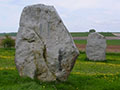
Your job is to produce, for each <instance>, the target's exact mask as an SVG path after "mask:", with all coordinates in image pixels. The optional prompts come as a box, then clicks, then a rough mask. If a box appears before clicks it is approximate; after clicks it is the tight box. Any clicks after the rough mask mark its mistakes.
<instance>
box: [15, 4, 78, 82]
mask: <svg viewBox="0 0 120 90" xmlns="http://www.w3.org/2000/svg"><path fill="white" fill-rule="evenodd" d="M78 55H79V51H78V49H77V48H76V46H75V44H74V42H73V39H72V37H71V35H70V34H69V32H68V30H67V29H66V27H65V26H64V24H63V22H62V20H61V18H60V17H59V15H58V14H57V12H56V10H55V8H54V7H53V6H46V5H42V4H38V5H31V6H27V7H25V8H24V10H23V12H22V15H21V19H20V27H19V31H18V34H17V38H16V55H15V63H16V67H17V69H18V71H19V74H20V76H28V77H30V78H32V79H34V78H37V79H39V80H41V81H56V80H60V81H65V80H66V79H67V77H68V76H69V74H70V72H71V70H72V68H73V66H74V63H75V60H76V58H77V57H78Z"/></svg>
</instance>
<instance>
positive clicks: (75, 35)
mask: <svg viewBox="0 0 120 90" xmlns="http://www.w3.org/2000/svg"><path fill="white" fill-rule="evenodd" d="M99 33H100V34H102V35H103V36H106V37H115V35H113V34H112V33H111V32H99ZM88 34H89V32H71V35H72V37H87V36H88Z"/></svg>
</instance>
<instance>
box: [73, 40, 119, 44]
mask: <svg viewBox="0 0 120 90" xmlns="http://www.w3.org/2000/svg"><path fill="white" fill-rule="evenodd" d="M74 42H75V43H76V44H86V43H87V40H74ZM107 45H120V40H107Z"/></svg>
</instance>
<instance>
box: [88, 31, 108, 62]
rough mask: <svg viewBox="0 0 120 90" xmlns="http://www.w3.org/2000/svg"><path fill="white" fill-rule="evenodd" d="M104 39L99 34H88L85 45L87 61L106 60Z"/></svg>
mask: <svg viewBox="0 0 120 90" xmlns="http://www.w3.org/2000/svg"><path fill="white" fill-rule="evenodd" d="M106 46H107V45H106V39H105V37H104V36H103V35H101V34H99V33H96V32H94V33H90V34H89V36H88V40H87V45H86V54H87V58H88V59H89V60H93V61H103V60H105V59H106V58H105V57H106Z"/></svg>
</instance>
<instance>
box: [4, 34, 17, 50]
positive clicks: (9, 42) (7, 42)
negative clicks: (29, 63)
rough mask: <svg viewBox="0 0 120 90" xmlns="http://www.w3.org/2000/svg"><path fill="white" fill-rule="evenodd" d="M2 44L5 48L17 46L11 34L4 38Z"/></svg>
mask: <svg viewBox="0 0 120 90" xmlns="http://www.w3.org/2000/svg"><path fill="white" fill-rule="evenodd" d="M2 46H3V47H4V48H11V47H14V46H15V40H14V39H12V38H11V37H10V36H9V35H7V34H6V35H5V39H3V40H2Z"/></svg>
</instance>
